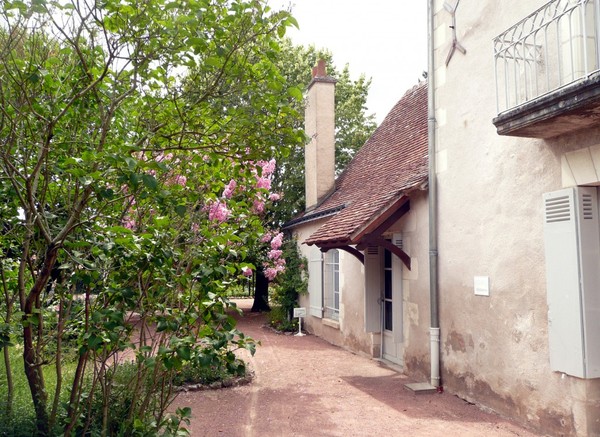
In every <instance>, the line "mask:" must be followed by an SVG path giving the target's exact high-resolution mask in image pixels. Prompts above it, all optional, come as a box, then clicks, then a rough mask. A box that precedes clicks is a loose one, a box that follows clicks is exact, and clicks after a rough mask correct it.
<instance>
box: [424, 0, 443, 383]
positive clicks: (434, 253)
mask: <svg viewBox="0 0 600 437" xmlns="http://www.w3.org/2000/svg"><path fill="white" fill-rule="evenodd" d="M433 8H434V0H428V5H427V45H428V47H427V50H428V55H429V58H428V62H427V64H428V67H427V71H428V73H427V139H428V140H427V141H428V153H429V196H428V199H429V308H430V328H429V336H430V358H431V385H432V386H434V387H440V386H441V384H440V321H439V311H438V246H437V181H436V172H435V167H436V164H435V92H434V91H435V64H434V61H435V57H434V48H435V45H434V42H433V30H434V25H433V18H434V11H433Z"/></svg>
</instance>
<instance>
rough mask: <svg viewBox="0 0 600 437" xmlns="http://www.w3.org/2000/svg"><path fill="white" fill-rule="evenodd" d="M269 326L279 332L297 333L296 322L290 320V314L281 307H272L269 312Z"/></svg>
mask: <svg viewBox="0 0 600 437" xmlns="http://www.w3.org/2000/svg"><path fill="white" fill-rule="evenodd" d="M269 325H270V326H271V327H273V328H274V329H276V330H277V331H281V332H294V331H298V321H297V320H296V319H293V318H290V314H289V312H288V311H287V310H285V309H284V308H283V306H281V305H273V306H272V307H271V311H269Z"/></svg>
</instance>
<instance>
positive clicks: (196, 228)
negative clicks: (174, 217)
mask: <svg viewBox="0 0 600 437" xmlns="http://www.w3.org/2000/svg"><path fill="white" fill-rule="evenodd" d="M199 230H200V226H198V223H192V231H193V232H198V231H199Z"/></svg>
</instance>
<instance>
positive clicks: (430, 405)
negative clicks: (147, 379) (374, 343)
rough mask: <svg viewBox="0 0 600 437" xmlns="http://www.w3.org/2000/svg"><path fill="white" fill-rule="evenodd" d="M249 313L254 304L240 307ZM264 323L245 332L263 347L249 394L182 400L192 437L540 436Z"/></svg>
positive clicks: (250, 322) (231, 391)
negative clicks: (416, 391) (188, 409)
mask: <svg viewBox="0 0 600 437" xmlns="http://www.w3.org/2000/svg"><path fill="white" fill-rule="evenodd" d="M238 303H239V304H240V306H241V307H242V308H245V309H248V308H249V306H250V305H251V303H252V302H251V301H238ZM264 323H265V318H264V316H263V315H258V314H251V313H246V315H245V317H243V318H242V319H241V320H240V322H239V325H238V327H239V328H240V330H241V331H242V332H244V333H246V334H247V335H249V336H251V337H253V338H255V339H257V340H260V341H261V343H262V346H260V347H259V348H258V350H257V353H256V355H255V356H254V357H252V358H249V360H248V361H249V363H250V366H251V368H252V369H253V370H254V371H255V374H256V375H255V378H254V381H253V382H252V383H251V384H249V385H246V386H241V387H234V388H228V389H221V390H214V391H198V392H188V393H182V394H181V395H180V396H179V397H178V398H177V400H176V402H175V404H176V406H191V407H192V411H193V416H194V417H193V420H192V424H191V427H190V431H191V435H192V436H228V437H229V436H231V437H238V436H239V437H242V436H248V437H249V436H252V437H271V436H273V437H275V436H278V437H279V436H324V437H328V436H332V437H333V436H369V437H371V436H385V435H387V436H428V437H429V436H444V437H446V436H513V437H514V436H535V435H537V434H533V433H531V432H529V431H527V430H525V429H523V428H521V427H519V426H517V425H515V424H513V423H511V422H510V421H508V420H506V419H503V418H501V417H499V416H496V415H493V414H488V413H485V412H483V411H481V410H480V409H479V408H477V407H476V406H474V405H470V404H468V403H466V402H464V401H462V400H460V399H458V398H457V397H455V396H453V395H451V394H447V393H444V394H430V395H415V394H414V393H412V392H410V391H409V390H407V389H406V388H405V387H404V384H406V383H407V382H413V381H409V380H408V379H406V377H404V376H403V375H401V374H399V373H397V372H395V371H394V370H392V369H390V368H388V367H386V366H385V365H383V364H381V363H379V362H377V361H374V360H370V359H368V358H365V357H362V356H358V355H354V354H352V353H350V352H347V351H345V350H343V349H340V348H337V347H334V346H331V345H330V344H328V343H326V342H325V341H323V340H321V339H319V338H318V337H315V336H312V335H309V336H305V337H294V336H287V335H277V334H275V333H273V332H271V331H270V330H267V329H264V328H263V327H262V326H263V325H264Z"/></svg>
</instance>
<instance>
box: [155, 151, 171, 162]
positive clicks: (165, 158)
mask: <svg viewBox="0 0 600 437" xmlns="http://www.w3.org/2000/svg"><path fill="white" fill-rule="evenodd" d="M171 159H173V154H172V153H167V154H166V155H163V154H162V153H161V154H159V155H158V156H157V157H156V161H157V162H163V161H170V160H171Z"/></svg>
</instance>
